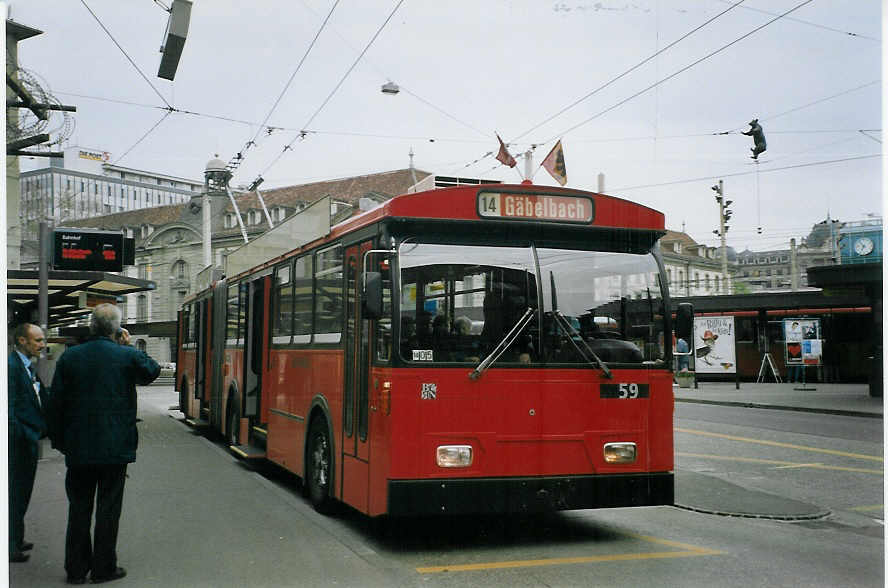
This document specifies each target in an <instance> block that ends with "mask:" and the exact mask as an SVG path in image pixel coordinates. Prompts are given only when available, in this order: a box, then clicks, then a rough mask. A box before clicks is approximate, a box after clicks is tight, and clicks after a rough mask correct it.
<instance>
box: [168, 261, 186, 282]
mask: <svg viewBox="0 0 888 588" xmlns="http://www.w3.org/2000/svg"><path fill="white" fill-rule="evenodd" d="M187 275H188V264H187V263H185V260H184V259H180V260H178V261H177V262H176V263H174V264H173V270H172V276H173V277H174V278H175V279H177V280H184V279H185V278H186V276H187Z"/></svg>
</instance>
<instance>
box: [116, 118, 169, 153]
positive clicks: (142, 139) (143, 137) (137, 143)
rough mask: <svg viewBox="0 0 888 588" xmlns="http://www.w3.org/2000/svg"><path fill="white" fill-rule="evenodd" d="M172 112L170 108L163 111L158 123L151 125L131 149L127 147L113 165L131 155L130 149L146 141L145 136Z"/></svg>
mask: <svg viewBox="0 0 888 588" xmlns="http://www.w3.org/2000/svg"><path fill="white" fill-rule="evenodd" d="M171 114H172V111H169V110H168V111H167V112H164V113H163V116H162V117H160V120H158V121H157V122H156V123H154V126H153V127H151V128H150V129H148V132H147V133H145V134H144V135H142V137H141V138H140V139H139V140H138V141H136V142H135V143H134V144H133V146H132V147H130V148H129V149H127V150H126V151H125V152H124V153H123V155H121V156H120V157H118V158H117V159H115V160H114V163H112V164H111V165H117V164H118V163H119V162H120V160H121V159H123V158H124V157H126V156H127V155H129V153H130V151H132V150H133V149H135V148H136V147H137V146H138V145H139V143H141V142H142V141H144V140H145V138H146V137H148V135H150V134H151V133H153V132H154V129H156V128H157V127H159V126H160V123H162V122H163V121H165V120H166V118H167V117H168V116H169V115H171Z"/></svg>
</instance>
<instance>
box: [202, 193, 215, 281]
mask: <svg viewBox="0 0 888 588" xmlns="http://www.w3.org/2000/svg"><path fill="white" fill-rule="evenodd" d="M211 206H212V202H211V199H210V187H209V185H207V188H206V190H205V191H204V195H203V258H204V267H209V266H211V265H212V264H213V248H212V238H213V236H212V234H211V233H212V223H211V220H212V214H211V213H212V211H211V210H210V207H211Z"/></svg>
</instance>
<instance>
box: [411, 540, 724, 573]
mask: <svg viewBox="0 0 888 588" xmlns="http://www.w3.org/2000/svg"><path fill="white" fill-rule="evenodd" d="M624 535H626V536H629V537H634V538H636V539H641V540H643V541H648V542H650V543H658V544H660V545H668V546H670V547H677V548H680V549H684V551H654V552H649V553H615V554H612V555H589V556H581V557H553V558H547V559H523V560H512V561H492V562H482V563H474V564H457V565H444V566H425V567H419V568H416V571H417V572H419V573H420V574H440V573H442V572H476V571H479V570H502V569H510V568H530V567H541V566H558V565H572V564H581V563H598V562H608V561H636V560H646V559H669V558H678V557H699V556H701V555H720V554H722V553H724V552H722V551H716V550H715V549H707V548H705V547H696V546H694V545H688V544H687V543H679V542H678V541H670V540H668V539H658V538H656V537H649V536H647V535H636V534H634V533H624Z"/></svg>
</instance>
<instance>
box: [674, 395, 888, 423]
mask: <svg viewBox="0 0 888 588" xmlns="http://www.w3.org/2000/svg"><path fill="white" fill-rule="evenodd" d="M675 401H676V402H689V403H692V404H713V405H718V406H736V407H740V408H767V409H771V410H790V411H794V412H813V413H818V414H832V415H837V416H852V417H864V418H871V419H882V418H884V415H882V414H881V413H875V412H865V411H861V410H843V409H839V408H810V407H806V406H784V405H779V404H760V403H756V402H736V401H730V400H700V399H697V398H676V399H675Z"/></svg>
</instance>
